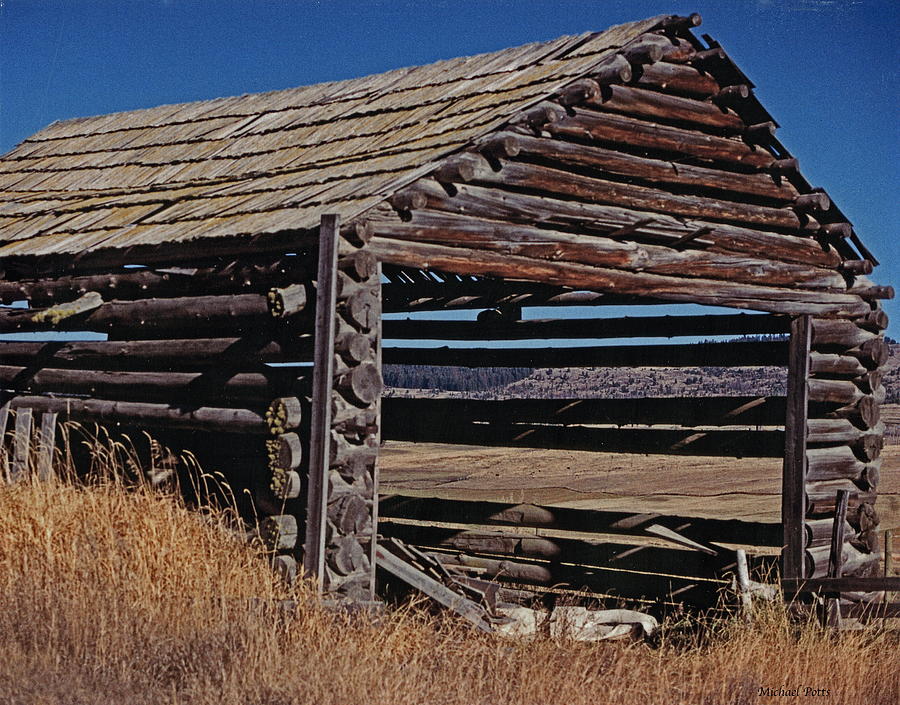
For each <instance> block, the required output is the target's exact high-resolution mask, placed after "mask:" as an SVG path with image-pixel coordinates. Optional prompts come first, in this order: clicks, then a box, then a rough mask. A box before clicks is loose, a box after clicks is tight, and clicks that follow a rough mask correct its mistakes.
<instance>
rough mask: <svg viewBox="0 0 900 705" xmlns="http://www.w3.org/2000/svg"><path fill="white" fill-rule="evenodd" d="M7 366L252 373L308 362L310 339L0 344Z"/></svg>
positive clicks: (26, 342) (1, 355)
mask: <svg viewBox="0 0 900 705" xmlns="http://www.w3.org/2000/svg"><path fill="white" fill-rule="evenodd" d="M0 358H2V359H3V361H4V363H7V364H10V365H23V366H28V367H36V366H40V367H77V368H85V367H88V368H101V369H104V370H114V369H116V370H117V369H136V370H142V369H162V370H173V371H174V370H179V369H198V368H199V369H205V368H210V367H212V368H218V369H235V368H237V369H247V368H251V369H255V368H258V367H259V364H260V363H263V362H287V361H289V360H311V359H312V337H311V336H306V337H301V336H291V337H290V338H286V339H285V341H284V342H281V341H275V340H271V339H269V338H268V337H261V338H256V337H247V338H185V339H169V340H136V341H111V340H101V341H72V342H68V341H53V342H31V341H0Z"/></svg>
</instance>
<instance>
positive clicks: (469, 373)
mask: <svg viewBox="0 0 900 705" xmlns="http://www.w3.org/2000/svg"><path fill="white" fill-rule="evenodd" d="M532 372H534V370H533V369H532V368H530V367H434V366H431V365H385V366H384V382H385V384H386V385H387V386H388V387H400V388H403V389H439V390H441V391H445V392H483V391H488V390H491V389H497V388H502V387H506V386H507V385H509V384H512V383H513V382H518V381H519V380H520V379H525V378H526V377H528V376H529V375H530V374H531V373H532Z"/></svg>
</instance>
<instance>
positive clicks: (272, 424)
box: [265, 380, 311, 436]
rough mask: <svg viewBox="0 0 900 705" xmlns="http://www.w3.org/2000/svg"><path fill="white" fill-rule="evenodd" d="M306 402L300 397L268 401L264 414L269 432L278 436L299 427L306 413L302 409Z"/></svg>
mask: <svg viewBox="0 0 900 705" xmlns="http://www.w3.org/2000/svg"><path fill="white" fill-rule="evenodd" d="M310 381H311V380H310ZM306 403H307V400H306V399H305V398H301V397H278V398H277V399H273V400H272V401H271V402H269V406H268V408H267V409H266V416H265V418H266V426H267V427H268V429H269V433H271V434H272V435H273V436H278V435H281V434H283V433H285V432H286V431H291V430H293V429H295V428H299V427H300V424H301V423H302V422H303V419H304V418H305V417H306V414H307V413H308V411H307V412H304V410H303V408H304V406H305V405H306Z"/></svg>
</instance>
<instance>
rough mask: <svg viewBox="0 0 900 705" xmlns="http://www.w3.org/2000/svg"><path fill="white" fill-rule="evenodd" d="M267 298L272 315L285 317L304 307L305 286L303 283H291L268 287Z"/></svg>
mask: <svg viewBox="0 0 900 705" xmlns="http://www.w3.org/2000/svg"><path fill="white" fill-rule="evenodd" d="M267 298H268V302H269V312H270V313H271V314H272V316H273V317H274V318H287V317H288V316H292V315H294V314H296V313H299V312H300V311H302V310H303V309H304V308H306V287H305V286H304V285H303V284H291V285H290V286H287V287H283V288H274V289H270V290H269V293H268V296H267Z"/></svg>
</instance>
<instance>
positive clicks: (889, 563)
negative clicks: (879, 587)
mask: <svg viewBox="0 0 900 705" xmlns="http://www.w3.org/2000/svg"><path fill="white" fill-rule="evenodd" d="M892 538H893V533H892V532H891V530H890V529H885V530H884V577H885V578H890V577H891V576H892V575H893V573H894V546H893V542H892V540H891V539H892ZM890 602H891V593H890V592H888V591H885V593H884V603H885V604H886V605H887V604H890Z"/></svg>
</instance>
